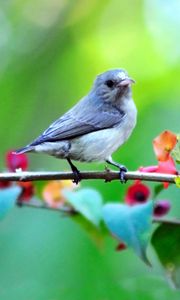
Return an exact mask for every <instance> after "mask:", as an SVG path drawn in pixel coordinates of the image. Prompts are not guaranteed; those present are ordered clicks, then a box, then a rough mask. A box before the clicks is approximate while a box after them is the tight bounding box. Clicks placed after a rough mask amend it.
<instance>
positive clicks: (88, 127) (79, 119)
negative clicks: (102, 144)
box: [31, 101, 126, 146]
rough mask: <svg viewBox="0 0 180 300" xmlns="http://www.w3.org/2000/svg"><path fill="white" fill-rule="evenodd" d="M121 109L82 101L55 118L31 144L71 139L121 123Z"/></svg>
mask: <svg viewBox="0 0 180 300" xmlns="http://www.w3.org/2000/svg"><path fill="white" fill-rule="evenodd" d="M125 115H126V114H125V113H124V112H123V111H119V110H117V109H116V108H112V106H111V109H110V107H107V105H99V106H98V107H94V106H93V105H90V106H88V107H87V106H86V105H85V103H83V102H82V101H81V102H80V103H79V105H76V106H75V107H74V108H72V109H71V110H70V111H68V112H67V113H66V114H65V115H63V116H62V117H61V118H59V119H58V120H56V121H55V122H54V123H52V124H51V125H50V127H49V128H48V129H47V130H45V131H44V132H43V134H42V135H41V136H39V137H38V138H37V139H36V140H34V141H33V142H32V143H31V145H32V146H35V145H38V144H41V143H44V142H55V141H62V140H67V139H73V138H76V137H79V136H81V135H84V134H87V133H90V132H94V131H98V130H102V129H107V128H111V127H114V126H116V125H117V124H119V123H121V121H122V120H123V119H124V117H125Z"/></svg>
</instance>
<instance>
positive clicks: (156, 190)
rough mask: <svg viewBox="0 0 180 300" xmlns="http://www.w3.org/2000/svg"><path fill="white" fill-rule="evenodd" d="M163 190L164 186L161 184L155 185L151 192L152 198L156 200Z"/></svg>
mask: <svg viewBox="0 0 180 300" xmlns="http://www.w3.org/2000/svg"><path fill="white" fill-rule="evenodd" d="M163 189H164V186H163V185H162V184H157V185H155V187H154V191H153V198H156V197H157V196H158V195H159V194H160V193H161V192H162V190H163Z"/></svg>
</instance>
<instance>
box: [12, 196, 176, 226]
mask: <svg viewBox="0 0 180 300" xmlns="http://www.w3.org/2000/svg"><path fill="white" fill-rule="evenodd" d="M17 205H18V206H20V207H29V208H38V209H48V210H52V211H56V212H60V213H64V214H67V215H75V214H78V212H77V211H76V210H75V209H74V208H73V207H70V206H67V205H63V206H61V207H59V208H53V207H50V206H47V205H46V204H45V203H43V202H42V203H41V201H39V200H36V199H32V200H31V201H30V202H21V203H17ZM152 221H153V223H159V224H176V225H180V220H178V219H170V218H169V219H166V218H159V217H153V219H152Z"/></svg>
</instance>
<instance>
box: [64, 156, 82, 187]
mask: <svg viewBox="0 0 180 300" xmlns="http://www.w3.org/2000/svg"><path fill="white" fill-rule="evenodd" d="M67 161H68V163H69V165H70V167H71V170H72V172H73V174H74V180H73V182H74V183H75V184H78V183H79V182H80V181H81V174H80V171H79V170H78V169H77V168H76V166H75V165H73V163H72V161H71V160H70V158H67Z"/></svg>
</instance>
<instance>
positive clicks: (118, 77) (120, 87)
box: [92, 69, 135, 102]
mask: <svg viewBox="0 0 180 300" xmlns="http://www.w3.org/2000/svg"><path fill="white" fill-rule="evenodd" d="M134 82H135V81H134V80H133V79H131V78H130V77H129V76H128V74H127V72H126V71H124V70H122V69H115V70H110V71H107V72H104V73H102V74H100V75H98V76H97V77H96V80H95V82H94V85H93V89H92V91H93V92H94V93H96V95H97V96H98V97H101V98H102V99H104V100H105V101H108V102H115V101H116V100H118V99H119V98H121V97H128V96H130V95H131V84H132V83H134Z"/></svg>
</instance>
